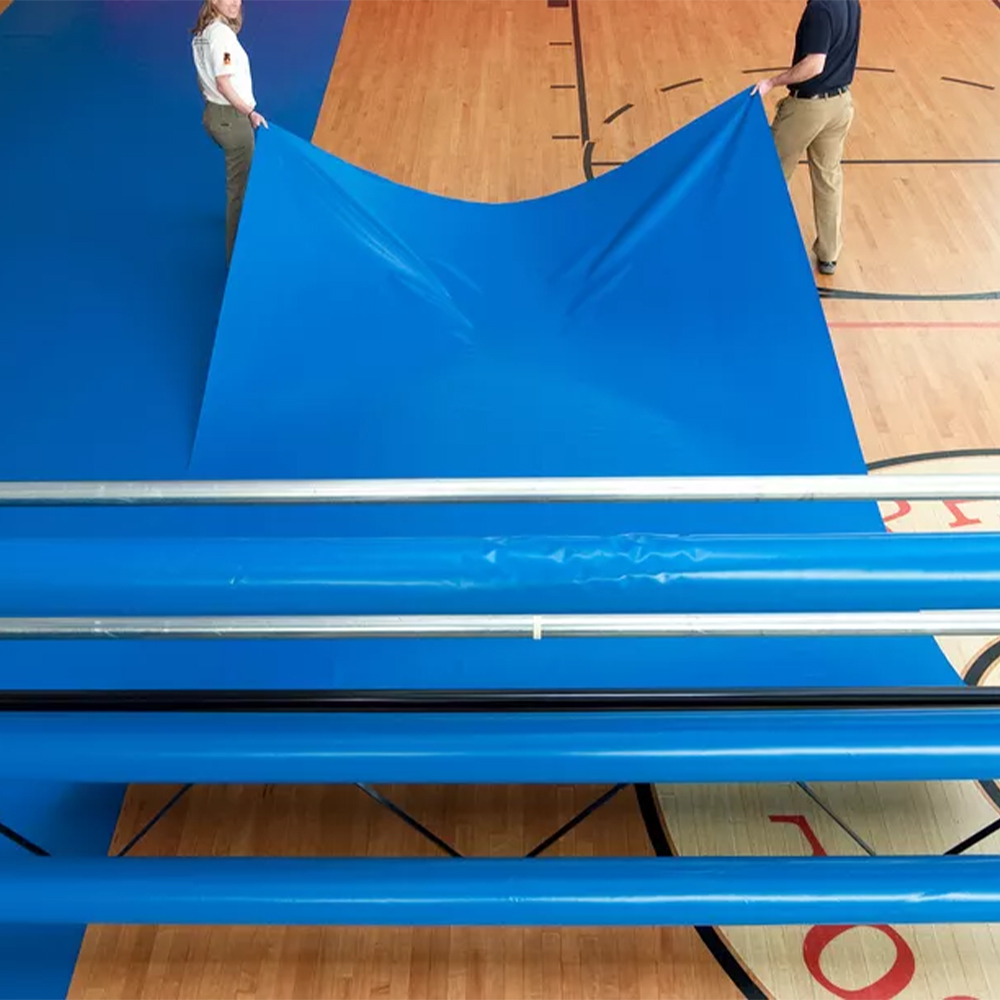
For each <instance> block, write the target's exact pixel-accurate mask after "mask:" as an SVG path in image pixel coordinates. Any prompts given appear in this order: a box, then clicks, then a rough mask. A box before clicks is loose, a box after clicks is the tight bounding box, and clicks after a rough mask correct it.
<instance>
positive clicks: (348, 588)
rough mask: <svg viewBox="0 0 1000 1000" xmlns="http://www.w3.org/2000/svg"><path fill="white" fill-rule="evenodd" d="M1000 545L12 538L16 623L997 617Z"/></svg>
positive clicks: (1, 586) (5, 565)
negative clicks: (895, 614)
mask: <svg viewBox="0 0 1000 1000" xmlns="http://www.w3.org/2000/svg"><path fill="white" fill-rule="evenodd" d="M998 594H1000V534H976V535H958V536H956V535H948V536H945V535H923V536H921V535H908V536H907V535H889V534H851V535H815V536H802V535H789V536H782V535H778V536H737V535H734V536H697V535H695V536H676V535H612V536H608V537H572V536H515V537H498V538H400V539H396V538H356V539H352V538H293V537H279V538H266V537H264V538H262V537H257V538H249V537H245V538H226V537H223V538H192V537H180V538H176V537H171V538H165V537H160V538H108V537H98V538H86V537H71V538H5V539H0V614H2V615H74V614H76V615H87V614H93V615H147V614H148V615H183V614H461V613H497V614H500V613H504V612H533V613H560V612H562V613H572V612H581V613H582V612H596V613H600V612H645V611H648V612H655V611H723V610H728V611H740V610H742V611H761V612H766V611H821V610H827V611H838V610H851V611H863V610H879V611H890V610H917V609H921V608H931V607H933V608H963V607H965V608H976V607H984V608H985V607H994V606H996V604H997V603H998V602H1000V597H998Z"/></svg>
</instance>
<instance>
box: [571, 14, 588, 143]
mask: <svg viewBox="0 0 1000 1000" xmlns="http://www.w3.org/2000/svg"><path fill="white" fill-rule="evenodd" d="M569 9H570V14H571V15H572V17H573V49H574V55H575V57H576V93H577V96H578V97H579V99H580V137H581V139H582V141H583V142H585V143H586V142H590V115H589V113H588V111H587V78H586V75H585V73H584V71H583V41H582V39H581V33H580V2H579V0H570V5H569Z"/></svg>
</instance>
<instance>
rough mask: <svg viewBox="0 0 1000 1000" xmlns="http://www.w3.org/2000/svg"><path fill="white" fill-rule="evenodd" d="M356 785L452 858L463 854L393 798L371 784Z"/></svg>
mask: <svg viewBox="0 0 1000 1000" xmlns="http://www.w3.org/2000/svg"><path fill="white" fill-rule="evenodd" d="M356 787H357V788H359V789H360V790H361V791H362V792H364V793H365V795H367V796H368V798H370V799H372V801H374V802H377V803H378V804H379V805H380V806H382V807H383V808H384V809H388V810H389V812H391V813H392V814H393V816H396V817H398V818H399V819H401V820H402V821H403V822H404V823H405V824H406V825H407V826H408V827H410V828H411V829H413V830H416V831H417V833H419V834H420V836H421V837H425V838H426V839H427V840H429V841H430V842H431V843H432V844H433V845H434V846H435V847H437V848H438V849H439V850H441V851H444V853H445V854H447V855H448V857H450V858H460V857H461V856H462V855H461V854H459V852H458V851H456V850H455V848H454V847H452V846H451V844H449V843H448V841H446V840H442V839H441V838H440V837H439V836H438V835H437V834H436V833H435V832H434V831H433V830H429V829H428V828H427V827H426V826H424V824H423V823H421V822H420V820H418V819H414V818H413V817H412V816H411V815H410V814H409V813H408V812H407V811H406V810H405V809H403V808H402V806H397V805H396V803H395V802H393V801H392V799H390V798H387V797H386V796H385V795H383V794H382V793H381V792H380V791H378V789H375V788H372V786H371V785H365V784H363V783H362V782H360V781H359V782H356Z"/></svg>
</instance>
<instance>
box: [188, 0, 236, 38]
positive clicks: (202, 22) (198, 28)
mask: <svg viewBox="0 0 1000 1000" xmlns="http://www.w3.org/2000/svg"><path fill="white" fill-rule="evenodd" d="M215 20H219V21H222V22H223V23H225V24H228V25H229V27H230V28H232V29H233V31H235V32H236V33H237V34H239V30H240V28H242V27H243V6H242V4H241V5H240V12H239V14H237V16H236V17H235V18H231V17H226V16H225V14H223V13H222V11H221V10H219V9H218V7H216V6H215V4H214V3H213V2H212V0H202V4H201V10H199V11H198V20H197V21H195V22H194V27H193V28H192V29H191V34H192V35H200V34H201V33H202V32H203V31H204V30H205V29H206V28H207V27H208V26H209V25H210V24H211V23H212V22H213V21H215Z"/></svg>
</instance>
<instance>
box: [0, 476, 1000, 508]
mask: <svg viewBox="0 0 1000 1000" xmlns="http://www.w3.org/2000/svg"><path fill="white" fill-rule="evenodd" d="M998 497H1000V475H885V476H864V475H858V476H854V475H844V476H705V477H680V478H671V477H633V478H629V477H625V478H600V477H597V478H576V479H574V478H542V479H356V480H349V479H294V480H281V479H273V480H229V481H221V480H204V481H199V480H194V481H181V480H177V481H161V482H156V481H149V482H6V483H2V482H0V505H7V506H10V505H57V506H65V505H103V506H109V505H130V504H138V505H168V504H202V505H203V504H363V503H382V504H384V503H391V504H396V503H561V502H575V503H615V502H617V503H621V502H631V503H637V502H676V501H686V502H691V501H698V502H700V501H763V500H782V501H788V500H898V499H907V500H982V499H994V498H998Z"/></svg>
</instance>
